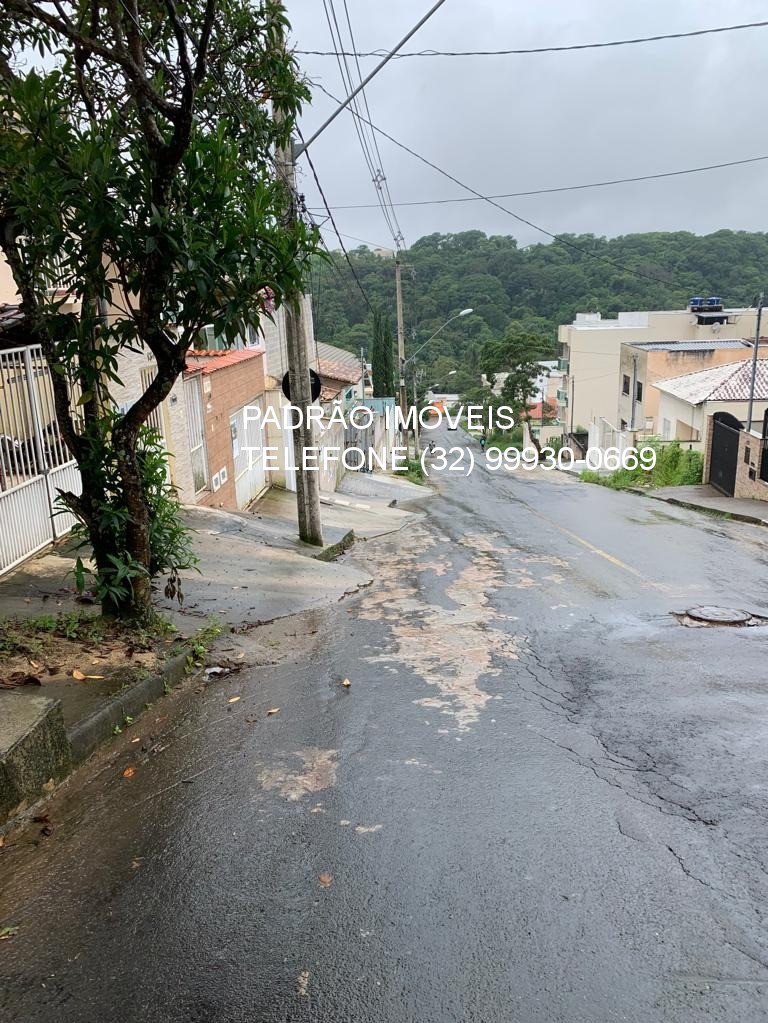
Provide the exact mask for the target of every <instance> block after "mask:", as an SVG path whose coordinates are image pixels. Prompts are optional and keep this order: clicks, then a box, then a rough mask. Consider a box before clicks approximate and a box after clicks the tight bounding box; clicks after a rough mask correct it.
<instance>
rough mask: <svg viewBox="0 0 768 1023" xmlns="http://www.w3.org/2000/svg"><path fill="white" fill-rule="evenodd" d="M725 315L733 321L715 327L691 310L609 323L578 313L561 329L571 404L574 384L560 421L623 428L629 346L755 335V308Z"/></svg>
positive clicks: (635, 315)
mask: <svg viewBox="0 0 768 1023" xmlns="http://www.w3.org/2000/svg"><path fill="white" fill-rule="evenodd" d="M726 314H727V316H728V322H727V323H726V324H724V325H722V326H721V327H718V328H717V329H715V328H713V327H712V326H711V325H705V326H702V325H699V324H698V323H697V322H696V316H695V315H694V314H693V313H691V311H690V310H688V309H680V310H664V311H659V312H627V313H619V314H618V317H617V318H616V319H610V320H608V319H606V320H604V319H602V317H600V314H599V313H579V314H578V315H577V317H576V319H575V320H574V321H573V323H568V324H563V325H562V326H560V327H559V329H558V340H559V341H560V343H561V344H562V345H564V346H565V347H564V350H563V353H562V354H563V357H564V358H567V359H568V360H569V369H568V376H567V377H566V378H565V379H564V380H563V389H564V390H566V391H567V392H568V399H569V402H570V396H571V382H572V381H575V388H574V392H575V393H574V402H573V409H571V408H570V407H569V408H567V409H565V408H563V409H561V413H560V418H561V421H563V422H564V423H566V424H567V426H568V428H570V425H571V422H573V425H574V426H577V425H581V426H585V427H586V426H587V425H588V424H589V422H590V421H591V420H592V419H598V418H599V417H600V416H604V417H605V418H606V419H607V420H608V421H609V422H611V423H613V425H614V426H618V425H619V424H618V422H615V420H616V419H618V418H619V416H618V401H617V395H618V394H619V392H620V389H621V384H620V378H619V364H620V349H621V345H622V344H624V343H629V342H632V341H709V340H712V339H714V338H717V337H745V338H748V337H754V334H755V326H756V310H754V309H731V310H725V311H724V315H726ZM732 354H733V352H731V355H732ZM731 361H733V360H732V359H731ZM625 418H626V417H625Z"/></svg>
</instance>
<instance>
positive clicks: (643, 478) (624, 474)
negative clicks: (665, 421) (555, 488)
mask: <svg viewBox="0 0 768 1023" xmlns="http://www.w3.org/2000/svg"><path fill="white" fill-rule="evenodd" d="M642 446H643V447H649V448H653V449H654V451H655V452H656V464H655V466H654V467H653V469H650V470H646V469H643V468H642V466H638V467H637V468H636V469H617V470H616V472H613V473H611V474H610V475H609V476H600V475H599V474H598V473H596V472H593V471H592V470H591V469H585V470H584V472H582V473H581V479H582V480H583V481H584V482H585V483H598V484H600V486H601V487H610V488H611V489H612V490H630V489H643V490H650V489H653V490H655V489H657V488H658V487H686V486H694V485H696V484H698V483H701V479H702V473H703V470H704V455H703V454H702V453H701V451H689V450H687V449H685V450H684V449H683V448H681V447H680V444H679V442H678V441H673V442H672V443H671V444H664V445H662V444H660V443H658V442H655V441H650V442H649V443H647V444H643V445H642Z"/></svg>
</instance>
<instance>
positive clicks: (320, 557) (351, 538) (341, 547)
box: [312, 529, 356, 561]
mask: <svg viewBox="0 0 768 1023" xmlns="http://www.w3.org/2000/svg"><path fill="white" fill-rule="evenodd" d="M355 539H356V537H355V531H354V529H350V530H349V532H348V533H345V534H344V536H342V538H341V540H339V541H337V542H336V543H332V544H329V545H328V546H327V547H323V549H322V550H321V551H318V552H317V554H313V555H312V557H313V558H314V559H315V561H334V560H335V559H336V558H338V556H339V555H340V554H343V553H344V551H347V550H349V548H350V547H352V546H353V544H354V542H355Z"/></svg>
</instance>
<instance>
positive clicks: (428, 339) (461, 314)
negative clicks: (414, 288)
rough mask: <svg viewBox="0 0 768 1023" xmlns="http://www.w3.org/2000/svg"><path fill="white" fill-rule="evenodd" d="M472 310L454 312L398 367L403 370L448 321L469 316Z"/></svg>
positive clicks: (451, 321) (443, 328)
mask: <svg viewBox="0 0 768 1023" xmlns="http://www.w3.org/2000/svg"><path fill="white" fill-rule="evenodd" d="M473 312H474V309H462V310H461V312H460V313H455V314H454V315H453V316H452V317H451V318H450V319H449V320H446V321H445V323H444V324H443V325H442V327H438V328H437V330H436V331H435V333H434V334H433V335H432V336H431V337H428V338H427V340H426V341H425V342H424V344H423V345H421V347H420V348H417V349H416V351H415V352H414V353H413V355H409V356H408V358H407V359H403V361H402V362H401V364H400V368H401V369H402V370H404V369H405V367H406V366H407V365H408V363H409V362H412V361H413V360H414V359H415V358H416V356H417V355H418V354H419V352H420V351H422V349H424V348H426V347H427V345H428V344H429V342H430V341H431V340H432V338H435V337H437V335H438V334H439V333H440V331H441V330H445V328H446V327H447V326H448V324H449V323H453V321H454V320H458V318H459V317H460V316H469V315H470V313H473ZM401 376H404V374H402V373H401ZM404 382H405V381H403V383H404Z"/></svg>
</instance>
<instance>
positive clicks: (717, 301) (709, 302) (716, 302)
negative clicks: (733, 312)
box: [707, 295, 723, 305]
mask: <svg viewBox="0 0 768 1023" xmlns="http://www.w3.org/2000/svg"><path fill="white" fill-rule="evenodd" d="M722 304H723V303H722V301H721V300H720V298H719V297H718V296H717V295H712V296H711V298H708V299H707V305H722Z"/></svg>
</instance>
